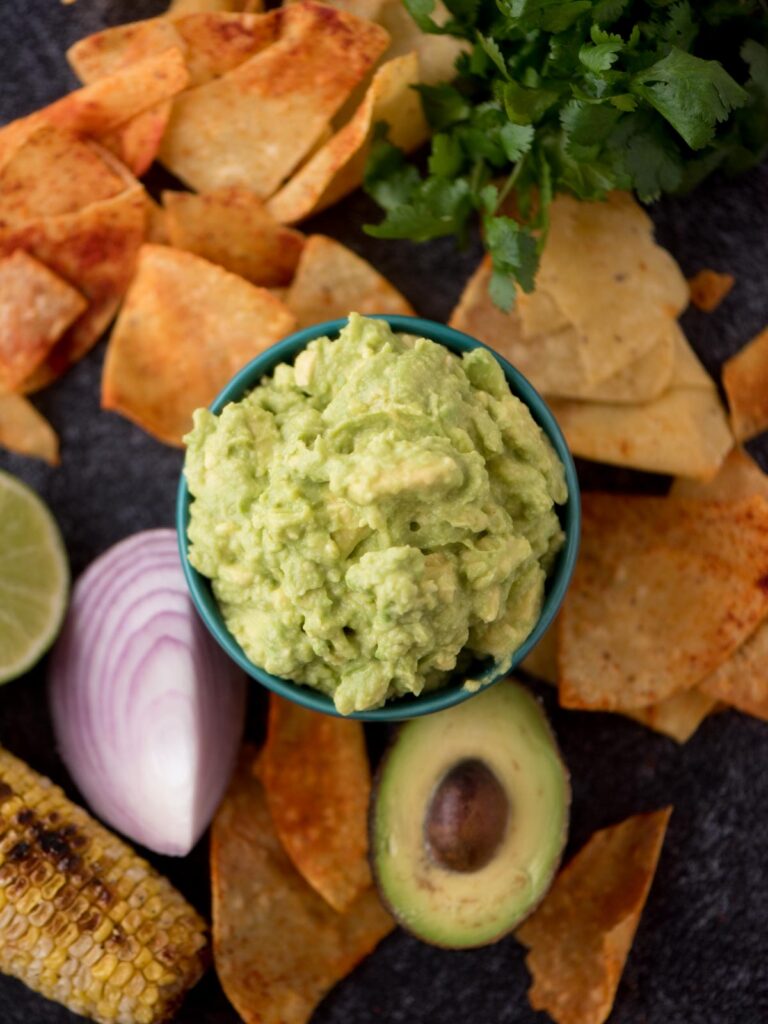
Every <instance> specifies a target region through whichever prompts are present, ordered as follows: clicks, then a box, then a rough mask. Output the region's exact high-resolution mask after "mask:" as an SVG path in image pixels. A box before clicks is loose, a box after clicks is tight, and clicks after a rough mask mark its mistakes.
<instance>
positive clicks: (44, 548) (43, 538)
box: [0, 471, 69, 683]
mask: <svg viewBox="0 0 768 1024" xmlns="http://www.w3.org/2000/svg"><path fill="white" fill-rule="evenodd" d="M68 592H69V568H68V565H67V556H66V553H65V551H64V544H63V543H62V540H61V534H60V533H59V528H58V526H57V525H56V522H55V520H54V518H53V516H52V515H51V513H50V512H49V511H48V509H47V507H46V506H45V505H44V504H43V502H42V501H41V500H40V498H38V496H37V495H36V494H35V493H34V491H31V490H30V489H29V488H28V487H27V486H26V485H25V484H23V483H21V481H20V480H17V479H16V478H15V477H13V476H11V475H10V474H8V473H3V472H2V471H0V683H7V682H8V681H9V680H11V679H16V678H17V676H20V675H22V674H23V673H24V672H26V671H27V669H29V668H31V667H32V666H33V665H34V664H35V662H37V661H38V660H39V658H40V657H41V656H42V655H43V654H44V653H45V651H46V650H47V649H48V648H49V647H50V645H51V644H52V643H53V641H54V639H55V637H56V634H57V633H58V631H59V628H60V626H61V621H62V619H63V617H64V611H65V609H66V606H67V594H68Z"/></svg>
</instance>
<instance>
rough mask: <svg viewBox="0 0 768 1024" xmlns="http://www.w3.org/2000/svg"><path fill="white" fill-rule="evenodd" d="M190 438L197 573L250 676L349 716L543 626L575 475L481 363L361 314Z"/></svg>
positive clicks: (498, 651)
mask: <svg viewBox="0 0 768 1024" xmlns="http://www.w3.org/2000/svg"><path fill="white" fill-rule="evenodd" d="M185 440H186V444H187V454H186V463H185V470H184V471H185V473H186V477H187V482H188V484H189V489H190V491H191V493H192V495H193V497H194V501H193V502H192V506H191V520H190V526H189V540H190V549H189V555H190V561H191V563H192V565H194V566H195V568H196V569H198V571H199V572H201V573H203V574H204V575H205V576H208V577H209V578H210V579H211V581H212V585H213V591H214V594H215V596H216V598H217V600H218V602H219V605H220V607H221V609H222V613H223V615H224V619H225V621H226V623H227V626H228V627H229V629H230V631H231V632H232V634H233V635H234V636H235V638H236V639H237V640H238V642H239V643H240V645H241V646H242V648H243V650H244V651H245V653H246V654H247V655H248V657H249V658H250V659H251V660H252V661H253V662H254V664H256V665H259V666H261V667H262V668H264V669H266V670H267V671H268V672H271V673H273V674H274V675H277V676H282V677H284V678H287V679H291V680H293V681H295V682H298V683H304V684H306V685H308V686H313V687H316V688H317V689H318V690H321V691H322V692H324V693H327V694H329V695H330V696H331V697H332V698H333V700H334V702H335V705H336V707H337V709H338V710H339V712H341V713H342V714H348V713H350V712H352V711H360V710H363V709H366V708H375V707H378V706H380V705H381V704H383V703H384V702H385V701H386V700H388V699H389V698H392V697H397V696H400V695H401V694H406V693H414V694H418V693H420V692H421V691H422V690H424V689H429V688H434V687H437V686H440V685H441V684H442V683H444V682H446V681H447V679H448V675H449V673H451V671H452V670H454V669H455V668H456V667H457V663H458V664H459V666H460V665H461V662H460V660H459V659H460V658H465V659H467V660H468V652H469V653H471V654H475V655H478V656H481V657H483V656H491V657H493V658H494V659H496V660H498V661H502V662H503V661H509V659H510V657H511V655H512V653H513V652H514V651H515V650H516V649H517V648H518V647H519V646H520V644H521V643H522V641H523V640H524V639H525V638H526V636H527V635H528V634H529V633H530V631H531V629H532V628H533V626H534V624H535V622H536V619H537V617H538V614H539V611H540V608H541V603H542V599H543V593H544V581H545V578H546V574H547V571H548V569H549V568H550V566H551V564H552V562H553V560H554V557H555V555H556V553H557V551H558V549H559V548H560V546H561V544H562V541H563V535H562V531H561V528H560V523H559V520H558V517H557V514H556V512H555V505H556V504H558V503H562V502H564V501H565V500H566V497H567V493H566V485H565V479H564V472H563V467H562V464H561V463H560V461H559V459H558V458H557V456H556V455H555V453H554V451H553V449H552V447H551V446H550V444H549V442H548V440H547V438H546V437H545V435H544V434H543V432H542V430H541V429H540V428H539V427H538V426H537V425H536V423H535V422H534V421H533V419H532V417H531V415H530V413H529V411H528V409H527V407H526V406H525V405H523V404H522V402H520V401H519V400H518V399H517V398H515V397H513V396H512V394H511V393H510V391H509V387H508V385H507V383H506V380H505V378H504V374H503V372H502V370H501V368H500V366H499V364H498V363H497V362H496V360H495V359H494V358H493V356H492V355H491V354H490V353H489V352H488V351H487V350H485V349H483V348H478V349H475V350H474V351H472V352H469V353H466V354H465V355H464V356H462V357H461V358H459V357H457V356H455V355H453V354H452V353H450V352H449V351H448V350H447V349H445V348H443V347H442V346H440V345H437V344H435V343H434V342H432V341H428V340H427V339H425V338H416V337H410V336H407V335H402V334H394V333H393V332H392V331H391V329H390V328H389V326H388V325H387V324H386V323H385V322H383V321H381V320H369V319H366V318H364V317H362V316H358V315H357V314H351V315H350V318H349V324H348V326H347V327H345V328H344V330H343V331H342V332H341V334H340V336H339V337H338V339H337V340H335V341H332V340H330V339H329V338H320V339H319V340H317V341H313V342H311V343H310V345H309V346H308V347H307V348H306V349H305V350H304V351H303V352H301V353H300V354H299V356H298V357H297V358H296V361H295V363H294V365H292V366H289V365H287V364H282V365H280V366H278V367H276V369H275V371H274V373H273V374H272V376H271V377H267V378H265V379H264V380H263V381H262V382H261V383H260V384H259V386H258V387H256V388H254V390H253V391H251V392H250V394H248V395H246V396H245V398H243V399H242V401H239V402H233V403H231V404H230V405H228V406H226V408H225V409H224V410H223V411H222V413H221V415H220V416H214V415H213V414H212V413H210V412H209V411H208V410H206V409H198V411H197V412H196V413H195V420H194V429H193V430H192V431H191V433H190V434H188V436H187V437H186V439H185Z"/></svg>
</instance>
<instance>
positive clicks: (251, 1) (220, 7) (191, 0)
mask: <svg viewBox="0 0 768 1024" xmlns="http://www.w3.org/2000/svg"><path fill="white" fill-rule="evenodd" d="M263 6H264V5H263V3H262V2H261V0H171V6H170V7H169V8H168V14H169V15H170V16H171V17H173V16H175V15H179V14H192V13H199V12H204V11H213V12H215V11H260V10H262V9H263Z"/></svg>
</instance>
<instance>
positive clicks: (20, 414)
mask: <svg viewBox="0 0 768 1024" xmlns="http://www.w3.org/2000/svg"><path fill="white" fill-rule="evenodd" d="M0 446H1V447H3V448H7V449H8V450H9V451H12V452H16V454H17V455H29V456H31V457H32V458H35V459H43V461H44V462H47V463H48V464H49V465H51V466H58V464H59V439H58V437H57V436H56V434H55V432H54V430H53V427H52V426H51V425H50V423H49V422H48V420H46V419H45V418H44V417H43V416H41V415H40V413H39V412H38V411H37V409H36V408H35V407H34V405H32V403H31V402H28V401H27V399H26V398H22V397H21V395H10V394H9V395H0Z"/></svg>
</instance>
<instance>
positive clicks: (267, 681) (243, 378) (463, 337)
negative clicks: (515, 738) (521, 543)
mask: <svg viewBox="0 0 768 1024" xmlns="http://www.w3.org/2000/svg"><path fill="white" fill-rule="evenodd" d="M366 317H367V318H368V319H374V320H385V321H386V322H387V323H388V324H389V326H390V327H391V328H392V329H393V330H394V331H397V332H400V333H404V334H416V335H419V336H421V337H424V338H429V339H430V340H431V341H435V342H437V343H438V344H441V345H444V346H445V347H446V348H447V349H449V350H450V351H452V352H454V353H456V354H459V355H461V354H462V353H464V352H470V351H472V350H473V349H476V348H485V349H487V350H488V351H489V352H490V353H491V355H492V356H493V357H494V358H495V359H496V361H497V362H498V363H499V364H500V366H501V368H502V370H503V371H504V376H505V378H506V380H507V383H508V384H509V386H510V390H511V392H512V394H514V395H516V396H517V397H518V398H519V399H520V400H521V401H522V402H523V404H524V405H526V406H527V408H528V409H529V411H530V413H531V415H532V416H533V419H534V420H535V422H536V423H538V425H539V426H540V427H541V428H542V429H543V431H544V433H545V434H546V435H547V437H548V438H549V440H550V442H551V444H552V445H553V447H554V448H555V451H556V453H557V455H558V457H559V459H560V461H561V462H562V463H563V466H564V469H565V479H566V483H567V485H568V500H567V502H566V503H565V505H563V506H561V510H560V519H561V523H562V526H563V532H564V533H565V543H564V544H563V547H562V548H561V550H560V552H559V554H558V556H557V560H556V562H555V566H554V568H553V570H552V572H551V574H550V577H549V579H548V585H547V589H546V592H545V597H544V603H543V605H542V609H541V613H540V614H539V618H538V619H537V621H536V624H535V626H534V628H533V629H532V630H531V632H530V633H529V635H528V636H527V637H526V639H525V640H524V641H523V643H522V644H521V645H520V646H519V647H518V648H517V650H516V651H515V652H514V654H513V655H512V659H511V663H510V664H508V665H503V666H501V667H500V666H499V664H498V663H496V662H494V663H491V664H490V666H489V667H487V668H485V669H484V670H483V671H482V672H480V673H478V674H477V675H471V678H472V679H473V680H476V681H478V682H479V684H480V685H479V686H478V687H477V688H473V689H468V688H467V687H466V686H465V685H463V684H462V683H461V682H456V683H450V684H448V685H447V686H444V687H441V688H439V689H437V690H429V691H428V692H426V693H423V694H420V695H418V696H412V695H410V694H409V695H405V696H403V697H397V698H394V699H393V700H391V701H388V702H387V703H386V704H384V706H383V707H379V708H370V709H368V710H365V711H355V712H352V713H351V714H349V715H341V714H340V713H339V712H338V711H337V710H336V707H335V705H334V703H333V700H332V699H331V698H330V697H328V696H327V695H326V694H324V693H321V692H320V691H319V690H316V689H314V688H312V687H310V686H305V685H303V684H301V683H296V682H293V681H292V680H289V679H281V678H279V677H278V676H273V675H271V674H270V673H269V672H266V671H265V670H264V669H262V668H260V667H259V666H258V665H255V664H254V663H253V662H252V661H251V660H250V659H249V658H248V657H247V655H246V654H245V652H244V651H243V649H242V648H241V647H240V645H239V644H238V643H237V641H236V640H235V638H234V637H233V636H232V634H231V633H230V632H229V630H228V629H227V627H226V625H225V624H224V620H223V617H222V615H221V612H220V610H219V608H218V604H217V603H216V599H215V598H214V596H213V593H212V590H211V587H210V582H209V581H208V579H207V578H206V577H204V576H202V575H201V574H200V573H198V572H197V570H196V569H194V568H193V567H192V565H190V562H189V558H188V538H187V527H188V524H189V508H190V504H191V495H190V493H189V489H188V487H187V481H186V477H185V475H184V471H183V469H182V472H181V474H180V477H179V487H178V492H177V498H176V531H177V535H178V543H179V552H180V556H181V564H182V569H183V572H184V577H185V579H186V582H187V586H188V588H189V592H190V595H191V598H192V603H193V605H194V606H195V609H196V610H197V613H198V614H199V615H200V617H201V618H202V620H203V623H204V624H205V626H206V628H207V629H208V631H209V632H210V633H211V635H212V636H213V638H214V639H215V640H216V642H217V643H218V644H219V645H220V646H221V647H222V648H223V649H224V651H226V653H227V654H228V655H229V656H230V658H232V659H233V661H235V662H236V663H237V664H238V665H239V666H240V667H241V668H242V669H243V671H245V672H246V673H247V674H248V675H249V676H251V678H253V679H255V680H256V681H257V682H259V683H261V684H262V685H263V686H265V687H266V688H267V689H268V690H271V691H272V692H274V693H277V694H279V695H280V696H281V697H285V698H286V699H287V700H292V701H294V702H295V703H297V704H300V705H301V706H302V707H305V708H311V709H312V710H314V711H319V712H322V713H324V714H330V715H333V716H334V717H339V718H342V717H343V718H353V719H358V720H361V721H369V722H398V721H405V720H407V719H410V718H417V717H420V716H421V715H427V714H432V713H433V712H435V711H442V710H445V709H446V708H449V707H453V706H454V705H457V704H461V703H463V701H465V700H469V699H470V698H471V697H473V696H474V695H475V694H476V693H479V692H481V691H482V690H484V689H486V688H487V687H488V686H492V685H493V684H494V683H497V682H499V680H501V679H503V678H504V677H506V676H507V675H509V673H510V672H511V671H512V670H513V669H514V668H515V667H516V666H517V665H519V664H520V662H521V661H522V660H523V659H524V658H525V657H526V655H527V654H528V653H529V651H531V650H532V648H533V647H535V645H536V644H537V643H538V641H539V640H540V639H541V637H542V635H543V634H544V632H545V631H546V630H547V628H548V627H549V625H550V624H551V622H552V620H553V619H554V618H555V616H556V615H557V613H558V611H559V610H560V606H561V605H562V603H563V599H564V598H565V594H566V591H567V589H568V586H569V585H570V582H571V578H572V576H573V571H574V568H575V565H576V558H577V556H578V551H579V542H580V535H581V496H580V490H579V482H578V478H577V476H576V467H575V465H574V462H573V456H572V455H571V453H570V451H569V449H568V446H567V444H566V441H565V438H564V437H563V434H562V431H561V430H560V427H559V426H558V423H557V420H556V419H555V417H554V415H553V414H552V412H551V410H550V409H549V407H548V406H547V404H546V402H545V401H544V399H543V398H542V397H541V395H539V393H538V392H537V391H536V389H535V388H534V387H533V385H532V384H531V383H530V382H529V381H528V380H527V379H526V378H525V377H524V376H523V374H522V373H520V371H519V370H518V369H516V368H515V367H514V366H513V365H512V364H511V363H509V362H508V361H507V360H506V359H505V358H504V357H503V356H501V355H500V354H499V353H498V352H496V351H495V350H494V349H492V348H490V346H488V345H486V344H485V343H484V342H482V341H479V340H478V339H477V338H473V337H472V336H471V335H468V334H465V333H464V332H463V331H458V330H456V328H454V327H448V326H447V325H446V324H442V323H438V322H437V321H434V320H426V319H424V318H423V317H415V316H402V315H390V314H385V313H377V314H366ZM347 322H348V318H347V317H342V318H340V319H337V320H326V321H323V322H321V323H317V324H313V325H312V326H310V327H305V328H303V329H301V330H299V331H294V332H293V333H292V334H289V335H287V336H286V337H285V338H283V339H282V340H281V341H278V342H276V343H275V344H274V345H271V346H270V347H269V348H267V349H265V350H264V351H263V352H261V353H260V354H259V355H257V356H256V357H255V358H254V359H252V360H251V361H250V362H249V363H246V365H245V366H244V367H242V369H241V370H239V371H238V372H237V373H236V374H235V375H234V377H232V379H231V380H230V381H229V383H228V384H227V385H226V386H225V387H224V388H223V389H222V390H221V392H220V393H219V394H218V395H217V396H216V398H215V399H214V401H213V402H212V403H211V405H210V406H209V409H210V410H211V412H213V413H214V414H218V413H220V412H221V411H222V410H223V408H224V406H226V405H228V404H229V403H230V402H234V401H239V400H240V399H241V398H243V397H244V395H245V394H246V393H247V392H248V391H251V390H252V389H253V388H254V387H256V386H257V385H258V383H259V382H260V380H261V379H262V378H263V377H265V376H266V375H268V374H269V373H271V372H272V371H273V370H274V368H275V367H276V366H277V365H278V364H279V363H283V362H290V361H292V360H293V359H294V358H295V357H296V356H297V355H298V353H299V352H300V351H301V350H302V349H304V348H306V346H307V345H308V344H309V343H310V342H311V341H314V340H315V339H316V338H323V337H331V338H334V337H336V336H338V334H339V332H340V331H341V329H342V328H343V327H345V326H346V324H347ZM465 678H467V674H465Z"/></svg>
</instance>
